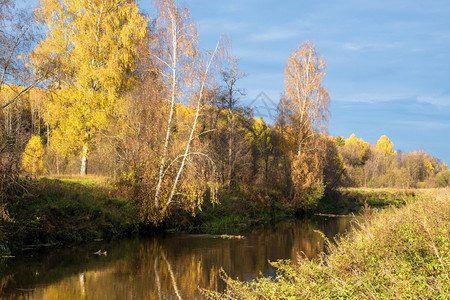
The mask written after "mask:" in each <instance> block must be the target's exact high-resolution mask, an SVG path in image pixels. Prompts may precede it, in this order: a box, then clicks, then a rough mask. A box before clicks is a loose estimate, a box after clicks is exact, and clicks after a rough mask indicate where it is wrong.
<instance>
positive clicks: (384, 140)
mask: <svg viewBox="0 0 450 300" xmlns="http://www.w3.org/2000/svg"><path fill="white" fill-rule="evenodd" d="M376 149H377V151H379V152H380V153H382V154H383V155H386V156H392V155H394V154H395V152H394V144H393V143H392V142H391V140H390V139H389V138H388V137H387V136H385V135H382V136H381V137H380V138H379V139H378V141H377V147H376Z"/></svg>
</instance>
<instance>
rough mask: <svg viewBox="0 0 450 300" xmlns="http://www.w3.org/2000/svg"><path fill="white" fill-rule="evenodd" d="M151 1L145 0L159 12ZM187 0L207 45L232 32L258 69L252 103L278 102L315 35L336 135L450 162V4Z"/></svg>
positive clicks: (236, 51) (243, 56) (252, 69)
mask: <svg viewBox="0 0 450 300" xmlns="http://www.w3.org/2000/svg"><path fill="white" fill-rule="evenodd" d="M31 1H34V0H31ZM151 2H152V1H151V0H138V4H139V6H140V7H141V9H142V10H143V11H144V12H147V13H149V14H150V16H151V13H150V12H151V9H150V7H151ZM181 3H182V4H183V5H185V6H187V7H188V8H189V9H190V11H191V16H192V18H193V19H194V21H195V22H196V24H197V27H198V31H199V39H200V40H199V42H200V47H201V48H204V49H212V48H214V46H215V44H216V42H217V39H218V38H219V37H220V35H222V34H227V35H228V37H229V38H230V40H231V44H232V50H233V51H232V52H233V55H234V56H236V57H237V58H240V69H241V71H243V72H246V73H247V74H248V76H247V77H246V78H244V79H242V80H241V82H240V87H242V88H245V89H247V91H248V93H247V96H246V97H245V99H243V101H242V102H243V103H244V104H245V103H258V101H254V99H255V98H256V97H257V96H258V95H260V93H261V92H264V93H265V94H266V95H267V96H268V97H269V98H270V99H271V101H272V102H274V103H275V104H276V103H278V99H279V97H280V94H281V93H283V89H284V67H285V63H286V61H287V58H288V56H289V53H290V52H291V51H292V50H294V49H296V48H297V47H298V46H299V45H301V44H302V43H303V42H304V41H311V42H313V43H314V44H315V45H316V50H317V52H319V53H320V54H321V55H322V56H323V57H324V58H325V60H326V61H327V76H326V78H325V81H324V86H325V87H326V88H328V90H329V92H330V98H331V105H330V111H331V120H330V125H329V133H330V135H333V136H337V135H342V136H345V137H348V136H349V135H350V134H352V133H355V134H356V135H357V136H358V137H362V138H363V139H364V140H365V141H367V142H370V143H376V141H377V140H378V138H379V137H380V136H381V135H383V134H384V135H387V136H388V137H389V138H390V139H391V140H392V141H393V142H394V145H395V149H397V150H403V151H408V150H413V149H423V150H425V151H427V152H428V153H430V154H432V155H434V156H436V157H438V158H440V159H442V160H443V161H445V162H447V163H450V151H449V150H450V147H449V142H450V1H448V0H424V1H421V0H402V1H396V0H390V1H387V0H378V1H373V0H371V1H366V0H360V1H357V0H341V1H336V0H329V1H321V0H317V1H269V0H241V1H236V0H227V1H216V0H209V1H208V0H191V1H185V2H181ZM259 102H260V101H259ZM269 102H270V101H269ZM269 102H268V101H266V103H269ZM269 105H270V103H269Z"/></svg>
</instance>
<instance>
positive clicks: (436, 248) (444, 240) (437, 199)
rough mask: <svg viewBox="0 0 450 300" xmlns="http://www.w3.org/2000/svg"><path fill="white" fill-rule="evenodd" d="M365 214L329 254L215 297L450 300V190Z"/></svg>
mask: <svg viewBox="0 0 450 300" xmlns="http://www.w3.org/2000/svg"><path fill="white" fill-rule="evenodd" d="M418 198H419V199H418V200H417V201H415V202H409V203H407V204H406V205H404V206H401V207H400V208H395V207H390V208H388V209H385V210H382V211H379V212H377V213H374V214H369V215H367V216H366V221H365V222H363V223H361V224H359V226H358V228H357V229H354V230H353V231H352V232H351V233H350V234H349V235H346V236H344V237H342V238H340V239H339V240H338V241H337V243H336V244H333V243H330V245H329V248H330V249H329V254H328V255H326V256H325V255H323V256H322V257H321V259H318V260H309V259H306V258H304V257H302V256H301V255H300V256H299V258H298V261H296V262H294V263H293V262H291V261H288V260H283V261H278V262H275V263H273V264H274V266H276V267H277V268H278V271H277V276H276V278H259V279H258V280H256V281H253V282H241V281H239V280H233V279H231V278H229V277H227V276H226V274H222V276H223V278H224V279H225V281H226V282H227V290H226V291H225V292H224V293H222V294H221V293H216V292H209V291H205V296H207V298H210V299H449V298H450V190H449V189H446V190H435V191H432V192H430V191H422V192H420V194H419V195H418Z"/></svg>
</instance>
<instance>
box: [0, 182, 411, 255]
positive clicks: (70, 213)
mask: <svg viewBox="0 0 450 300" xmlns="http://www.w3.org/2000/svg"><path fill="white" fill-rule="evenodd" d="M24 186H26V188H25V189H24V190H23V191H22V192H20V193H17V195H15V196H14V197H13V198H12V199H11V200H10V201H9V202H8V203H9V204H8V206H7V207H6V208H7V210H8V213H9V216H10V217H11V218H12V220H9V221H6V220H4V219H3V220H1V221H0V256H8V255H15V254H17V253H20V252H23V251H35V250H40V249H45V248H51V247H59V246H70V245H75V244H80V243H84V242H88V241H93V240H101V239H105V240H109V239H114V238H121V237H124V236H131V235H135V234H138V233H144V234H148V233H151V232H152V231H154V230H165V231H166V230H169V231H185V232H197V233H211V234H239V233H242V232H244V231H246V230H249V229H252V228H255V227H257V226H264V225H265V224H273V223H277V222H279V221H281V220H285V219H288V218H294V217H295V213H296V212H295V210H294V209H293V208H292V207H289V206H288V205H286V204H285V203H284V202H283V201H280V200H279V199H280V198H281V196H280V195H277V193H276V192H272V193H266V194H265V196H262V193H258V192H255V191H253V192H247V193H244V192H239V191H231V192H230V191H227V190H222V191H221V192H220V194H219V200H220V203H219V204H216V205H212V204H211V203H209V202H205V203H204V206H203V209H202V210H201V211H197V213H196V215H195V216H194V217H193V216H191V215H190V214H187V213H184V212H180V213H175V214H173V215H172V217H171V218H170V219H169V220H168V221H166V222H165V223H164V224H161V226H160V227H159V228H157V229H155V228H154V227H151V226H146V225H145V224H143V223H142V222H141V220H140V215H139V209H138V207H137V203H136V202H134V201H131V200H127V199H123V198H121V197H119V196H118V195H120V194H119V193H117V192H116V188H115V186H114V185H112V184H111V183H109V182H108V179H107V178H102V177H83V178H76V177H75V178H74V177H60V178H45V177H44V178H40V179H37V180H29V181H28V182H26V184H24ZM415 198H416V191H414V190H407V191H405V190H393V189H391V190H361V189H342V190H339V191H338V192H337V193H336V194H333V195H328V196H327V197H325V198H323V199H322V200H321V201H320V203H319V205H318V207H317V208H316V209H315V210H313V211H310V212H307V213H308V214H314V213H316V214H348V213H353V212H357V211H359V210H360V209H361V208H363V207H364V206H366V207H369V206H370V207H385V206H388V205H393V206H399V205H402V204H405V203H407V202H410V201H413V200H414V199H415Z"/></svg>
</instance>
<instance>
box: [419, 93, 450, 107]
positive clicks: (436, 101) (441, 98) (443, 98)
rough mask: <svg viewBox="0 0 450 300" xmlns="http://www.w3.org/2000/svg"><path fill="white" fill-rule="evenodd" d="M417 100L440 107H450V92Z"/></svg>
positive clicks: (421, 97)
mask: <svg viewBox="0 0 450 300" xmlns="http://www.w3.org/2000/svg"><path fill="white" fill-rule="evenodd" d="M417 100H419V101H420V102H425V103H430V104H433V105H438V106H450V92H448V91H447V92H444V93H442V94H440V95H426V96H419V97H417Z"/></svg>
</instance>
